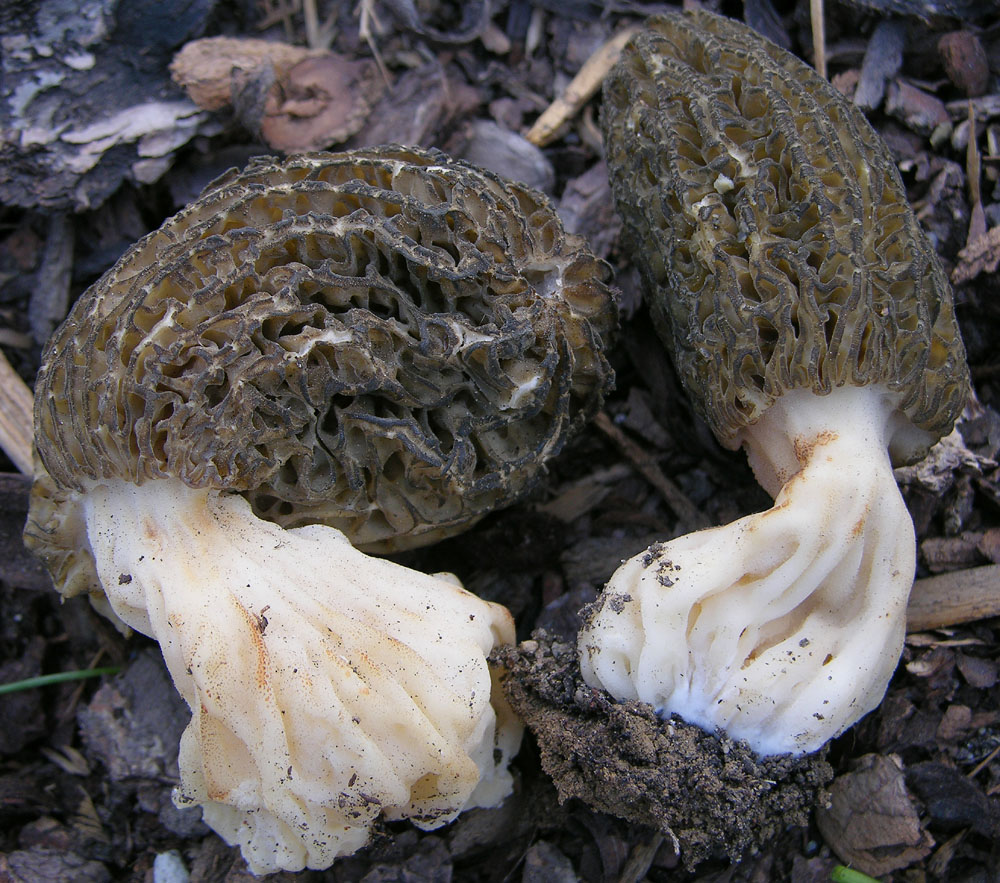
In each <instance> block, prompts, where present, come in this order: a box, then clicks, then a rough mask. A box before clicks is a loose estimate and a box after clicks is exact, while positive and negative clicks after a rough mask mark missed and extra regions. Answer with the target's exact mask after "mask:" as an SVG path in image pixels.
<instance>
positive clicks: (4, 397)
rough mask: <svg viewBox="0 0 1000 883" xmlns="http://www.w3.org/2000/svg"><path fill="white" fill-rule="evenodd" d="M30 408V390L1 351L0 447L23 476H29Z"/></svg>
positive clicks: (30, 468)
mask: <svg viewBox="0 0 1000 883" xmlns="http://www.w3.org/2000/svg"><path fill="white" fill-rule="evenodd" d="M33 407H34V399H33V396H32V395H31V390H30V389H28V385H27V384H26V383H25V382H24V381H23V380H22V379H21V377H20V375H19V374H18V373H17V372H16V371H15V370H14V369H13V368H12V367H11V366H10V362H8V361H7V357H6V356H5V355H4V354H3V353H2V352H0V448H3V451H4V453H5V454H6V455H7V456H8V457H10V460H11V462H12V463H13V464H14V465H15V466H16V467H17V468H18V469H19V470H20V471H21V472H23V473H24V474H25V475H31V474H32V467H31V437H32V425H33V424H32V416H31V412H32V409H33Z"/></svg>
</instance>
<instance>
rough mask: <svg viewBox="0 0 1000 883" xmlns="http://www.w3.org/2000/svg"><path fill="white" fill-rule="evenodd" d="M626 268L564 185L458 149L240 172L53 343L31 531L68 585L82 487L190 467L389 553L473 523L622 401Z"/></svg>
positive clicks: (264, 509) (379, 152)
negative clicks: (570, 436)
mask: <svg viewBox="0 0 1000 883" xmlns="http://www.w3.org/2000/svg"><path fill="white" fill-rule="evenodd" d="M607 275H608V271H607V268H606V266H605V265H604V264H603V263H602V262H600V261H598V260H597V259H596V258H595V257H594V256H593V255H592V254H591V253H590V252H589V251H588V250H587V249H586V248H584V247H583V246H582V244H581V243H580V242H579V241H578V240H577V238H576V237H572V236H570V235H568V234H565V233H564V232H563V229H562V227H561V224H560V222H559V220H558V217H557V215H556V213H555V211H554V210H553V209H552V207H551V206H550V205H549V203H548V201H547V200H546V198H545V197H544V196H543V195H542V194H539V193H537V192H535V191H533V190H529V189H527V188H525V187H523V186H520V185H517V184H513V183H510V182H507V181H505V180H503V179H501V178H500V177H498V176H496V175H493V174H491V173H489V172H486V171H483V170H480V169H477V168H475V167H473V166H470V165H468V164H466V163H463V162H460V161H456V160H453V159H450V158H448V157H447V156H445V155H444V154H442V153H440V152H437V151H423V150H417V149H410V148H399V147H385V148H377V149H367V150H359V151H354V152H348V153H343V154H317V155H308V156H299V157H293V158H291V159H289V160H287V161H283V162H278V161H275V160H272V159H269V158H262V159H259V160H256V161H255V162H254V163H253V164H251V166H250V167H249V168H247V169H246V170H245V171H243V172H239V173H237V172H236V171H235V170H234V171H232V172H229V173H227V174H226V175H224V176H222V177H221V178H220V179H218V180H217V181H215V182H213V183H212V184H211V185H209V187H208V188H207V189H206V191H205V192H204V193H203V194H202V196H201V197H200V198H199V199H198V200H197V201H196V202H195V203H193V204H192V205H191V206H189V207H187V208H186V209H184V210H183V211H181V212H180V213H179V214H177V215H176V216H174V217H173V218H171V219H169V220H168V221H167V222H166V223H165V224H164V225H163V226H162V227H161V228H160V229H159V230H157V231H155V232H153V233H151V234H149V235H148V236H147V237H145V238H144V239H143V240H142V241H140V242H139V243H137V244H136V245H135V246H133V247H132V248H131V249H130V250H129V251H128V252H127V253H126V254H125V255H124V256H123V257H122V258H121V260H119V262H118V263H117V264H116V265H115V266H114V267H113V268H112V269H111V270H109V271H108V272H107V273H106V274H105V275H104V276H103V277H102V278H101V279H100V280H99V281H98V282H97V283H96V284H95V285H93V286H92V287H91V288H90V289H89V291H87V292H86V293H85V294H84V295H83V296H82V297H81V299H80V300H79V301H78V303H77V304H76V306H75V307H74V309H73V310H72V312H71V314H70V316H69V318H68V319H67V320H66V322H65V323H64V324H63V325H62V327H61V328H60V329H59V330H58V331H57V333H56V334H55V335H54V336H53V338H52V340H51V341H50V342H49V344H48V347H47V349H46V352H45V355H44V366H43V368H42V370H41V372H40V374H39V377H38V382H37V387H36V402H37V404H36V414H35V416H36V429H35V437H36V445H37V452H38V455H39V458H40V460H41V464H40V468H39V474H38V476H37V480H36V486H35V491H34V495H33V504H32V514H31V518H30V520H29V524H28V528H27V532H26V538H27V541H28V542H29V544H31V545H32V546H33V547H34V548H35V549H36V551H38V552H39V553H40V554H42V555H43V557H46V558H47V559H48V562H49V564H50V567H52V568H53V570H54V573H55V574H56V576H57V580H58V578H59V577H58V574H59V572H62V573H63V575H64V576H65V575H67V574H66V571H67V568H70V562H68V561H66V560H62V561H60V558H65V556H66V555H67V554H70V556H71V557H72V549H70V548H68V547H69V546H72V543H73V540H72V536H69V535H67V534H66V533H62V532H63V529H64V528H70V530H68V534H70V535H71V534H74V533H78V531H73V530H71V528H72V523H73V522H74V521H75V519H76V518H77V517H78V516H77V515H76V514H74V513H73V511H72V506H68V507H63V508H62V509H61V508H60V502H61V501H63V500H65V499H66V498H70V497H73V496H74V495H75V494H76V493H77V492H79V491H81V490H82V489H84V487H86V486H87V485H89V484H92V483H94V482H99V481H100V480H102V479H108V478H123V479H126V480H128V481H131V482H133V483H137V484H141V483H143V482H144V481H146V480H149V479H156V478H161V477H168V476H170V477H177V478H180V479H181V480H183V481H184V482H185V483H186V484H188V485H189V486H191V487H195V488H201V487H208V488H219V489H227V490H230V491H235V492H239V493H241V494H243V495H244V496H245V497H246V498H247V499H248V500H249V501H250V503H251V505H252V506H253V509H254V511H255V512H256V514H257V515H259V516H260V517H262V518H266V519H268V520H271V521H274V522H277V523H278V524H280V525H281V526H283V527H295V526H299V525H303V524H308V523H317V522H318V523H323V524H327V525H330V526H333V527H336V528H339V529H341V530H343V531H344V532H345V533H346V534H347V536H348V537H349V538H350V539H351V541H352V542H353V543H355V544H356V545H359V546H361V547H366V548H368V549H372V548H380V549H383V550H384V549H389V548H402V547H406V546H410V545H417V544H420V543H423V542H427V541H430V540H433V539H436V538H438V537H440V536H442V535H446V534H449V533H453V532H455V531H457V530H460V529H462V528H463V527H466V526H468V525H469V524H470V523H472V522H473V521H474V520H475V519H477V518H478V517H481V516H482V515H483V514H485V513H486V512H487V511H489V510H491V509H493V508H495V507H498V506H501V505H504V504H507V503H509V502H511V501H512V500H513V499H515V498H516V497H517V496H518V495H520V494H522V493H524V492H525V491H526V490H527V489H529V488H530V487H531V486H532V485H533V484H534V483H535V482H536V480H537V479H538V477H539V476H540V475H541V473H542V469H543V464H544V461H545V460H546V459H547V458H548V457H550V456H551V455H553V454H555V453H556V452H557V451H558V450H559V449H560V447H561V446H562V444H563V442H564V441H565V439H566V437H567V432H568V431H569V430H570V429H572V428H573V427H575V426H577V425H579V424H580V423H581V422H582V421H583V420H585V419H586V418H588V417H589V416H591V415H592V414H593V413H594V411H595V410H596V409H597V408H598V407H599V404H600V402H601V399H602V396H603V393H604V391H605V389H606V388H607V386H608V384H609V382H610V378H611V371H610V368H609V366H608V363H607V360H606V359H605V356H604V355H603V347H604V339H605V338H606V337H607V335H608V334H609V332H610V331H611V330H612V327H613V326H614V324H615V322H616V313H615V308H614V303H613V299H612V297H611V294H610V291H609V288H608V287H607V285H606V284H605V280H606V278H607ZM59 546H62V549H60V548H59ZM82 589H83V586H77V587H75V590H77V591H78V590H82ZM66 590H69V591H71V592H72V591H74V588H73V587H72V586H66V587H65V588H64V591H66Z"/></svg>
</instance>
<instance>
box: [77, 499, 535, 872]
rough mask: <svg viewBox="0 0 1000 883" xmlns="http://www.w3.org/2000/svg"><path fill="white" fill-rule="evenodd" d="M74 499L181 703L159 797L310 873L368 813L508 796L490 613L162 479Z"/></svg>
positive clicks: (357, 834)
mask: <svg viewBox="0 0 1000 883" xmlns="http://www.w3.org/2000/svg"><path fill="white" fill-rule="evenodd" d="M84 510H85V514H86V520H87V529H88V533H89V538H90V542H91V546H92V548H93V552H94V557H95V559H96V562H97V569H98V573H99V574H100V577H101V580H102V582H103V584H104V587H105V589H106V592H107V596H108V599H109V601H110V603H111V606H112V608H113V609H114V611H115V613H116V614H117V615H118V616H119V617H121V619H122V620H123V621H124V622H125V623H127V624H128V625H130V626H131V627H133V628H135V629H136V630H138V631H140V632H143V633H144V634H146V635H149V636H151V637H153V638H155V639H156V640H157V641H159V643H160V646H161V648H162V650H163V656H164V659H165V660H166V663H167V667H168V668H169V670H170V673H171V675H172V676H173V679H174V683H175V684H176V685H177V688H178V690H179V691H180V693H181V695H182V696H183V697H184V699H185V701H186V702H187V703H188V705H189V706H190V707H191V711H192V719H191V723H190V725H189V726H188V727H187V729H186V730H185V732H184V736H183V738H182V741H181V750H180V769H181V784H180V788H179V789H178V790H177V792H176V794H175V799H176V800H177V801H178V802H179V804H195V803H197V804H201V805H202V806H203V807H204V817H205V821H206V822H207V823H208V824H209V825H211V826H212V827H213V828H214V829H215V830H216V831H217V832H218V833H219V834H221V835H222V836H223V837H224V838H225V839H226V840H227V841H229V842H230V843H231V844H239V845H240V846H241V847H242V850H243V855H244V857H245V858H246V859H247V862H248V864H249V865H250V868H251V870H252V871H254V873H267V872H270V871H274V870H278V869H286V870H297V869H301V868H303V867H314V868H324V867H327V866H328V865H329V864H330V863H331V862H332V861H333V859H334V858H336V857H337V856H338V855H343V854H347V853H351V852H353V851H354V850H356V849H358V848H359V847H361V846H363V845H364V844H365V843H366V842H367V840H368V837H369V833H370V827H371V824H372V822H373V821H374V820H375V819H376V818H377V817H378V816H379V815H385V816H386V817H388V818H410V819H412V820H413V821H414V822H415V823H416V824H418V825H419V826H420V827H424V828H434V827H437V826H438V825H442V824H444V823H445V822H447V821H449V820H450V819H452V818H454V816H455V815H457V814H458V812H459V811H460V810H462V809H463V808H467V807H470V806H489V805H494V804H496V803H497V802H499V800H501V799H502V798H503V797H504V796H505V795H506V794H507V793H508V792H509V791H510V787H511V780H510V775H509V773H508V772H507V769H506V765H507V760H508V759H509V757H510V756H511V755H512V754H513V753H514V752H515V751H516V748H517V744H518V741H519V738H520V732H521V731H520V725H519V724H518V723H517V722H516V720H515V719H514V718H513V716H512V714H511V713H510V711H509V709H508V707H507V706H506V705H505V704H504V702H503V700H502V694H501V692H500V690H499V689H498V688H495V686H494V684H493V683H492V680H491V674H490V671H489V668H488V666H487V662H486V656H487V655H488V654H489V652H490V650H491V649H492V648H493V647H494V646H496V645H498V644H502V643H511V642H512V641H513V639H514V628H513V622H512V620H511V618H510V614H509V613H508V612H507V611H506V610H505V609H504V608H503V607H501V606H499V605H496V604H490V603H487V602H485V601H483V600H482V599H480V598H477V597H476V596H475V595H472V594H471V593H469V592H466V591H465V590H463V589H462V588H460V587H459V586H456V585H455V584H454V582H452V581H450V580H448V579H445V578H439V577H435V576H428V575H426V574H423V573H419V572H416V571H413V570H410V569H408V568H405V567H402V566H400V565H397V564H394V563H392V562H389V561H385V560H380V559H376V558H371V557H369V556H366V555H364V554H362V553H361V552H358V551H357V550H356V549H354V547H353V546H351V544H350V543H349V542H348V541H347V540H346V539H345V538H344V536H343V534H341V533H340V532H339V531H337V530H334V529H332V528H329V527H323V526H318V525H315V526H310V527H303V528H298V529H294V530H285V529H282V528H280V527H278V526H277V525H274V524H271V523H269V522H265V521H262V520H260V519H258V518H256V517H255V516H254V515H253V514H252V512H251V511H250V507H249V505H248V504H247V503H246V501H245V500H243V499H242V498H241V497H239V496H232V495H221V494H220V493H219V492H217V491H208V490H192V489H191V488H188V487H186V486H185V485H184V484H182V483H181V482H179V481H176V480H161V481H152V482H147V483H146V484H144V485H142V486H141V487H136V486H134V485H132V484H128V483H126V482H121V481H118V482H113V483H108V484H103V485H100V486H97V487H94V488H93V489H91V490H89V491H88V492H87V493H86V494H85V500H84ZM491 699H492V702H491Z"/></svg>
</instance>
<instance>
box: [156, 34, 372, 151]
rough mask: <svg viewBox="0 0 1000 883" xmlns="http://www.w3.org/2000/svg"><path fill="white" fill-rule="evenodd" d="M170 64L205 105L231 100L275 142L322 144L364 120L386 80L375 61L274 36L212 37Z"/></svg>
mask: <svg viewBox="0 0 1000 883" xmlns="http://www.w3.org/2000/svg"><path fill="white" fill-rule="evenodd" d="M170 72H171V75H172V77H173V79H174V82H176V83H177V84H178V85H180V86H182V87H183V88H184V89H185V90H186V91H187V93H188V95H189V96H190V98H191V100H192V101H194V102H195V103H196V104H197V105H198V106H199V107H202V108H204V109H206V110H219V109H221V108H223V107H226V106H228V105H230V104H232V105H233V106H234V107H235V109H236V115H237V116H238V117H239V119H240V120H241V121H242V122H243V123H244V125H246V126H247V128H249V129H250V130H252V131H253V132H254V133H255V134H259V135H260V136H261V137H262V138H263V139H264V140H265V141H266V142H267V144H268V146H270V147H272V148H274V149H275V150H281V151H283V152H285V153H300V152H308V151H314V150H322V149H324V148H326V147H330V146H331V145H334V144H339V143H341V142H342V141H345V140H347V139H348V138H349V137H350V136H351V135H353V134H354V133H355V132H357V131H358V130H359V129H360V128H361V127H362V126H363V125H364V123H365V120H366V119H367V118H368V114H369V113H370V112H371V107H372V104H373V103H374V102H375V101H376V100H377V99H378V97H379V96H380V95H381V93H382V89H383V88H384V84H383V82H382V80H381V79H380V78H379V77H378V75H377V71H376V68H375V65H374V63H372V62H370V61H366V60H360V61H355V60H351V59H349V58H346V57H344V56H342V55H337V54H336V53H334V52H329V51H327V50H324V49H305V48H303V47H300V46H289V45H288V44H286V43H276V42H272V41H269V40H254V39H242V38H235V37H209V38H207V39H204V40H194V41H193V42H191V43H188V44H187V45H186V46H185V47H184V48H183V49H182V50H181V51H180V52H178V53H177V55H176V56H174V60H173V62H172V63H171V65H170Z"/></svg>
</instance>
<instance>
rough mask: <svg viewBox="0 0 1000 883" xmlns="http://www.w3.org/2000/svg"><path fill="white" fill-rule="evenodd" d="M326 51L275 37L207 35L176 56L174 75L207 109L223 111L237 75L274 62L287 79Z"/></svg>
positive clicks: (282, 75) (171, 72) (180, 84)
mask: <svg viewBox="0 0 1000 883" xmlns="http://www.w3.org/2000/svg"><path fill="white" fill-rule="evenodd" d="M323 54H324V52H323V51H322V50H314V49H306V48H304V47H302V46H290V45H288V44H287V43H276V42H274V41H272V40H254V39H249V38H247V39H243V38H239V37H206V38H205V39H203V40H192V41H191V42H190V43H188V44H186V45H185V46H184V47H183V48H182V49H181V51H180V52H178V53H177V54H176V55H175V56H174V60H173V61H172V62H171V63H170V76H171V77H172V78H173V81H174V82H175V83H177V85H178V86H180V87H181V88H182V89H184V90H185V91H186V92H187V94H188V97H189V98H190V99H191V100H192V101H193V102H194V103H195V104H197V105H198V106H199V107H200V108H202V109H203V110H220V109H221V108H223V107H226V105H228V104H230V103H231V101H232V94H233V81H234V78H239V77H240V76H241V75H242V76H247V75H250V74H252V73H253V72H254V71H256V70H258V69H260V68H262V67H266V66H268V65H270V66H271V67H273V68H274V72H275V74H276V75H277V76H278V77H279V78H284V77H285V76H286V75H287V74H288V72H289V71H290V70H291V69H292V68H293V67H295V65H297V64H298V63H299V62H301V61H304V60H305V59H307V58H311V57H313V56H316V55H323Z"/></svg>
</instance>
